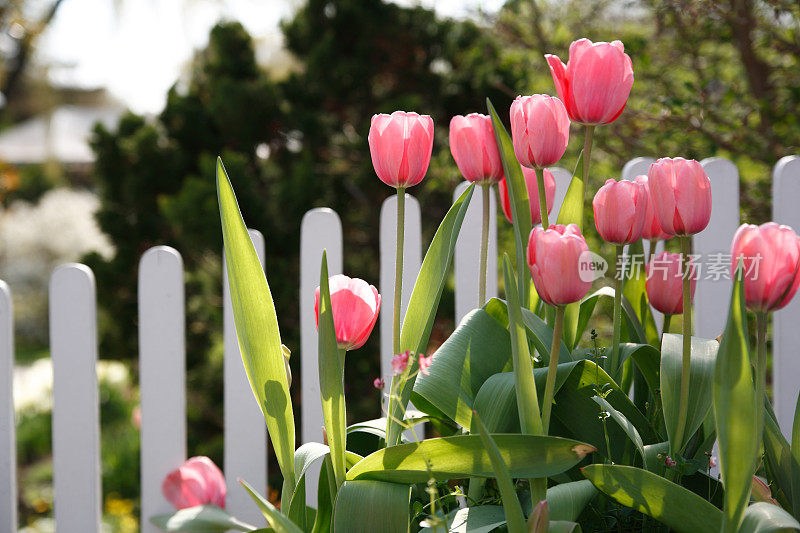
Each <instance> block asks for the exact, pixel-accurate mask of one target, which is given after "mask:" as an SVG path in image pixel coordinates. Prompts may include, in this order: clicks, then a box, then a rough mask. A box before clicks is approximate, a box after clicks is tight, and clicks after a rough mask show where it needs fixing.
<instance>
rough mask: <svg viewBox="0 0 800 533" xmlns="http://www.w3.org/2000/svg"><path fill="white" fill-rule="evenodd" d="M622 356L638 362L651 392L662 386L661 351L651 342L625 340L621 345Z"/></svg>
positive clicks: (624, 358) (637, 365)
mask: <svg viewBox="0 0 800 533" xmlns="http://www.w3.org/2000/svg"><path fill="white" fill-rule="evenodd" d="M619 348H620V358H621V359H622V360H623V361H625V360H627V359H628V358H630V359H632V360H633V362H634V363H636V367H637V368H638V369H639V371H640V372H641V373H642V376H643V377H644V380H645V382H646V383H647V387H648V388H649V389H650V391H651V392H653V391H656V390H658V389H660V388H661V381H660V380H661V352H659V351H658V350H657V349H656V348H654V347H653V346H651V345H650V344H633V343H630V342H625V343H622V344H621V345H620V347H619Z"/></svg>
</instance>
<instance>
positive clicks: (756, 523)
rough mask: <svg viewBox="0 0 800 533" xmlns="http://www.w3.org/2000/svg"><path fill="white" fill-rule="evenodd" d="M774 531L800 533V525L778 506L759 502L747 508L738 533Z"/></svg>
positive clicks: (768, 532) (766, 532) (770, 532)
mask: <svg viewBox="0 0 800 533" xmlns="http://www.w3.org/2000/svg"><path fill="white" fill-rule="evenodd" d="M774 531H800V523H799V522H798V521H797V520H795V518H794V517H793V516H792V515H790V514H789V513H787V512H786V511H784V510H783V509H781V508H780V507H778V506H777V505H773V504H771V503H766V502H758V503H754V504H753V505H751V506H750V507H748V508H747V510H746V511H745V513H744V520H742V525H741V527H739V529H738V532H737V533H772V532H774Z"/></svg>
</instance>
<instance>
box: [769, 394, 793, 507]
mask: <svg viewBox="0 0 800 533" xmlns="http://www.w3.org/2000/svg"><path fill="white" fill-rule="evenodd" d="M765 401H766V402H767V403H769V400H765ZM790 451H791V455H792V461H791V469H790V472H791V474H792V500H791V501H792V509H793V510H794V513H795V514H797V515H800V395H799V396H798V397H797V404H796V406H795V409H794V420H793V422H792V444H791V447H790Z"/></svg>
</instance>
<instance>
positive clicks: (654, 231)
mask: <svg viewBox="0 0 800 533" xmlns="http://www.w3.org/2000/svg"><path fill="white" fill-rule="evenodd" d="M633 181H635V182H636V183H640V184H642V186H643V187H644V188H645V190H646V191H647V214H646V215H645V216H644V229H643V230H642V239H645V240H648V241H653V240H657V241H665V240H667V239H671V238H672V235H670V234H669V233H664V230H663V229H661V224H659V223H658V219H657V218H656V213H655V211H653V200H652V198H651V196H650V182H649V180H648V179H647V176H646V175H645V174H642V175H641V176H636V179H634V180H633Z"/></svg>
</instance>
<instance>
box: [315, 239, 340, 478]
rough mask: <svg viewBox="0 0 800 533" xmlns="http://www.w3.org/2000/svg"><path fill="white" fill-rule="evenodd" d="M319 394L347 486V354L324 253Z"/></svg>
mask: <svg viewBox="0 0 800 533" xmlns="http://www.w3.org/2000/svg"><path fill="white" fill-rule="evenodd" d="M318 328H319V334H318V337H319V350H318V358H319V393H320V396H321V397H322V419H323V420H324V422H325V433H326V434H327V436H328V445H329V446H330V449H331V463H332V464H333V475H334V478H335V480H336V486H337V487H339V486H340V485H341V484H342V483H344V472H345V458H344V451H345V449H346V448H347V433H346V428H347V422H346V414H345V403H344V352H341V353H340V351H339V347H338V346H337V343H336V330H335V329H334V325H333V309H332V307H331V293H330V289H329V287H328V256H327V253H326V252H325V251H324V250H323V252H322V265H321V266H320V274H319V326H318Z"/></svg>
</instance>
